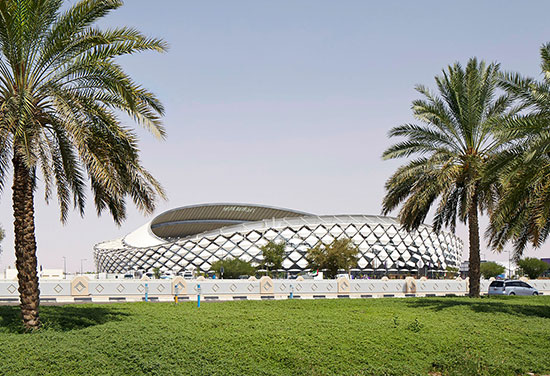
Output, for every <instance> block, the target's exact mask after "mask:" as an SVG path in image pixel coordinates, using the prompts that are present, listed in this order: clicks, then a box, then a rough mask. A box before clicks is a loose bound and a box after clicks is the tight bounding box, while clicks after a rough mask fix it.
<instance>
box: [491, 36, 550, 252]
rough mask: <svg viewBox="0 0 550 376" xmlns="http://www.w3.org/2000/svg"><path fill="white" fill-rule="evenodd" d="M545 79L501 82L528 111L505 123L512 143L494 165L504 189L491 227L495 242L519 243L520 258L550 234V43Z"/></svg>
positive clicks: (513, 76) (544, 52)
mask: <svg viewBox="0 0 550 376" xmlns="http://www.w3.org/2000/svg"><path fill="white" fill-rule="evenodd" d="M540 55H541V70H542V80H541V81H537V80H535V79H533V78H529V77H523V76H521V75H520V74H518V73H506V74H504V75H503V76H502V77H501V80H500V86H501V87H502V88H503V89H505V90H506V91H507V92H508V93H509V95H510V96H511V97H512V98H513V99H515V100H517V101H518V103H519V104H518V106H521V107H522V108H523V109H524V110H525V111H523V112H522V113H520V114H517V115H516V116H513V117H511V118H510V119H508V120H507V121H506V122H505V123H504V127H503V129H502V130H501V132H500V133H499V135H500V137H501V138H502V139H503V140H504V141H506V142H509V143H510V144H511V145H513V146H512V147H510V148H508V149H507V150H504V151H503V152H501V153H499V155H498V158H496V159H495V160H494V161H493V162H492V163H491V165H490V167H489V170H490V172H491V173H493V174H494V175H495V176H496V178H499V180H500V182H501V184H502V186H503V190H502V192H501V195H500V200H499V203H498V205H497V206H496V208H495V211H494V213H493V215H492V216H491V224H490V227H489V229H488V231H487V234H488V235H489V238H490V242H491V245H492V246H493V247H494V248H495V249H498V250H502V248H503V247H504V245H505V244H506V243H507V242H508V241H512V243H513V244H514V251H515V252H514V258H515V259H516V260H519V259H520V258H521V256H522V255H523V251H524V249H525V247H526V246H527V245H528V244H531V245H533V246H534V247H539V246H541V245H542V244H543V243H544V241H545V240H546V239H547V238H548V234H549V233H550V125H549V124H550V44H545V45H543V46H542V47H541V49H540Z"/></svg>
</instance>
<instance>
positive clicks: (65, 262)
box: [63, 256, 67, 279]
mask: <svg viewBox="0 0 550 376" xmlns="http://www.w3.org/2000/svg"><path fill="white" fill-rule="evenodd" d="M63 279H67V257H65V256H63Z"/></svg>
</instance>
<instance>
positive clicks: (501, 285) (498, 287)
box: [489, 280, 539, 295]
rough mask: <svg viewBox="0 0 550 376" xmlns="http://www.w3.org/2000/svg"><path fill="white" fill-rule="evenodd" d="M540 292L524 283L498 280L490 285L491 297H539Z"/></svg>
mask: <svg viewBox="0 0 550 376" xmlns="http://www.w3.org/2000/svg"><path fill="white" fill-rule="evenodd" d="M538 294H539V291H538V290H537V289H536V288H534V287H533V286H531V285H530V284H528V283H527V282H523V281H517V280H514V281H510V280H507V281H502V280H496V281H493V282H491V284H490V285H489V295H538Z"/></svg>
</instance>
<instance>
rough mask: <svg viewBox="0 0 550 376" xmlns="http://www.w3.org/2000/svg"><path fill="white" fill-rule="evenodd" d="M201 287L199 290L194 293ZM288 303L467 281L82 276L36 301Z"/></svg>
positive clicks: (456, 290) (13, 298)
mask: <svg viewBox="0 0 550 376" xmlns="http://www.w3.org/2000/svg"><path fill="white" fill-rule="evenodd" d="M526 281H527V282H528V283H529V284H531V285H532V286H533V287H535V288H536V289H538V290H539V292H540V293H542V294H550V280H526ZM490 282H491V281H490V280H482V281H481V292H482V293H486V292H487V290H488V288H489V284H490ZM199 286H200V290H199ZM199 292H200V295H201V296H203V297H204V299H205V300H209V299H211V300H214V299H219V300H237V299H288V298H289V296H290V295H291V294H292V295H293V297H294V298H305V299H314V298H328V299H330V298H367V297H393V296H395V297H405V296H445V295H466V294H467V292H468V280H462V279H460V278H458V279H425V278H421V279H413V278H411V277H409V278H406V279H397V280H389V279H386V278H383V279H352V280H349V279H347V278H340V279H338V280H328V279H325V280H304V279H302V278H299V279H295V280H288V279H271V278H269V277H262V278H261V279H259V280H258V279H256V278H253V277H252V278H250V279H248V280H242V279H238V280H228V279H224V280H211V279H209V280H205V279H196V280H185V279H183V278H181V277H176V278H174V279H170V280H166V279H158V280H148V279H142V280H127V279H119V280H113V279H108V280H107V279H105V280H96V279H94V280H89V279H88V278H87V277H85V276H79V277H75V278H73V279H72V280H43V281H41V282H40V297H41V299H42V300H43V301H46V302H48V301H50V302H72V301H98V302H102V301H142V300H145V297H146V296H147V300H157V301H172V300H173V299H174V297H175V296H176V295H177V296H178V298H179V299H183V300H185V299H193V300H195V299H197V295H198V294H199ZM18 301H19V291H18V285H17V281H14V280H0V302H6V303H16V302H18Z"/></svg>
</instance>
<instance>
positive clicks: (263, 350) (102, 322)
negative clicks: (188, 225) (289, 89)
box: [0, 297, 550, 375]
mask: <svg viewBox="0 0 550 376" xmlns="http://www.w3.org/2000/svg"><path fill="white" fill-rule="evenodd" d="M41 315H42V319H43V321H44V323H45V328H44V329H42V330H40V331H39V332H37V333H33V334H21V333H20V332H19V326H18V325H19V324H18V308H17V307H8V306H2V307H0V375H140V374H147V375H187V374H191V375H213V374H215V375H334V374H339V375H340V374H342V375H427V374H431V375H438V374H439V373H441V374H442V375H447V374H448V375H522V374H525V373H527V372H535V373H536V374H550V297H526V298H522V297H513V298H512V297H510V298H507V297H504V298H490V299H489V298H484V299H468V298H407V299H387V298H386V299H357V300H355V299H354V300H349V299H341V300H303V301H300V300H292V301H290V300H288V301H239V302H222V303H212V302H206V303H204V304H203V305H202V307H201V308H200V309H197V307H196V305H195V304H194V303H183V304H179V305H178V306H175V305H174V304H168V303H126V304H110V305H92V304H86V305H66V306H56V307H54V306H47V307H46V306H44V307H42V308H41Z"/></svg>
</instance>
